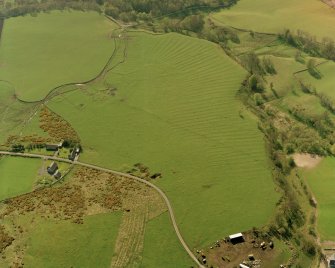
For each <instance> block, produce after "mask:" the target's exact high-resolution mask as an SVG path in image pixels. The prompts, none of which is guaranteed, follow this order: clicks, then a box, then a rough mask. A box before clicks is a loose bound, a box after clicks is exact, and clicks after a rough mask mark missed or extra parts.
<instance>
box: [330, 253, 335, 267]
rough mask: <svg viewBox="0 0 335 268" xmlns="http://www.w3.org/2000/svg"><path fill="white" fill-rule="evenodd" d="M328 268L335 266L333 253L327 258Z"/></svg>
mask: <svg viewBox="0 0 335 268" xmlns="http://www.w3.org/2000/svg"><path fill="white" fill-rule="evenodd" d="M329 268H335V255H333V256H332V257H331V258H330V260H329Z"/></svg>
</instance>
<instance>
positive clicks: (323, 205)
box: [302, 158, 335, 241]
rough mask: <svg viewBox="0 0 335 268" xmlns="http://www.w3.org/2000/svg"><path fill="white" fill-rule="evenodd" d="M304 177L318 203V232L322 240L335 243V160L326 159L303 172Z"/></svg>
mask: <svg viewBox="0 0 335 268" xmlns="http://www.w3.org/2000/svg"><path fill="white" fill-rule="evenodd" d="M302 175H303V177H304V178H305V179H306V180H307V182H308V184H309V186H310V188H311V190H312V192H313V194H314V195H315V197H316V200H317V202H318V210H319V218H318V230H319V232H320V235H321V239H323V240H333V241H335V229H334V221H335V214H334V208H335V197H334V194H333V189H334V187H335V159H334V158H326V159H324V160H323V161H322V162H321V163H320V164H319V166H317V167H316V168H314V169H311V170H303V171H302Z"/></svg>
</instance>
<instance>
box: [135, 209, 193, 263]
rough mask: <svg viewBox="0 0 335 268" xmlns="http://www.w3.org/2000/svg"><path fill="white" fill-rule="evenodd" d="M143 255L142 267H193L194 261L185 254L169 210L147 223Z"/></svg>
mask: <svg viewBox="0 0 335 268" xmlns="http://www.w3.org/2000/svg"><path fill="white" fill-rule="evenodd" d="M162 230H164V232H163V231H162ZM142 257H143V258H142V263H141V265H140V267H142V268H146V267H164V268H169V267H171V268H174V267H191V265H192V261H191V260H190V258H188V256H187V255H185V254H184V249H183V247H182V246H181V245H180V243H179V240H178V239H177V236H176V234H175V232H174V230H173V228H172V225H171V222H170V219H169V214H168V213H167V212H165V213H164V214H162V215H160V216H158V217H156V218H154V219H153V220H151V221H150V222H149V223H148V224H147V227H146V231H145V238H144V251H143V254H142Z"/></svg>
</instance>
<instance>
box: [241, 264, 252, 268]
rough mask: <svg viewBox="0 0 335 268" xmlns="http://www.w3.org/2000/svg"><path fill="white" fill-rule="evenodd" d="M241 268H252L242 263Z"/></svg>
mask: <svg viewBox="0 0 335 268" xmlns="http://www.w3.org/2000/svg"><path fill="white" fill-rule="evenodd" d="M240 268H250V267H249V266H247V265H245V264H243V263H240Z"/></svg>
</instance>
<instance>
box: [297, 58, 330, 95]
mask: <svg viewBox="0 0 335 268" xmlns="http://www.w3.org/2000/svg"><path fill="white" fill-rule="evenodd" d="M317 69H318V71H319V72H320V74H321V79H316V78H315V77H313V76H311V75H310V74H309V73H308V72H307V71H306V72H303V73H300V74H299V75H298V78H300V79H303V80H304V81H306V83H309V84H311V85H313V86H314V87H315V89H316V90H317V92H319V93H323V94H325V95H326V96H328V97H330V98H331V99H332V100H333V101H335V90H334V82H335V77H334V73H335V63H334V62H332V61H328V62H326V63H324V64H321V65H320V66H318V67H317Z"/></svg>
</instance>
